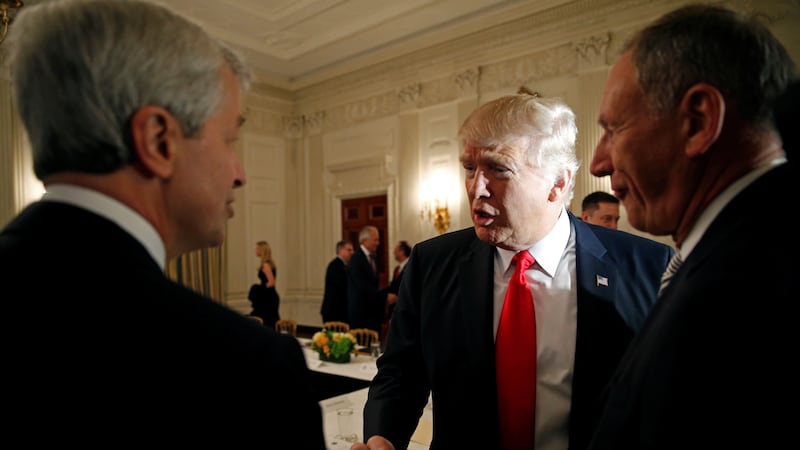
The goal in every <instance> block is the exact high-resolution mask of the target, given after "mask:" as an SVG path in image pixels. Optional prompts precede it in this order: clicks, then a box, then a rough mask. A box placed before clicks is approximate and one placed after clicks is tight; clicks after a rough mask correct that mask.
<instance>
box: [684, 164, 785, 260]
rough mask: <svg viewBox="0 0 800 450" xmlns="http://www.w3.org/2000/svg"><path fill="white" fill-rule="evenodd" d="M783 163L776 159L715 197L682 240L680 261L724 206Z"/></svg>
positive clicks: (735, 182)
mask: <svg viewBox="0 0 800 450" xmlns="http://www.w3.org/2000/svg"><path fill="white" fill-rule="evenodd" d="M785 162H786V158H776V159H774V160H772V161H770V162H768V163H767V164H764V165H763V166H761V167H758V168H756V169H755V170H752V171H750V172H749V173H747V174H746V175H745V176H743V177H741V178H739V179H738V180H736V181H734V182H733V183H731V184H730V185H729V186H728V187H727V188H725V190H724V191H722V192H721V193H720V194H719V195H717V196H716V197H715V198H714V200H712V201H711V203H709V205H708V206H707V207H706V209H705V210H703V212H702V213H701V214H700V217H698V218H697V221H696V222H695V223H694V225H693V226H692V229H691V230H690V231H689V234H687V235H686V239H684V241H683V243H682V244H681V247H680V249H679V252H680V254H681V259H683V260H684V261H686V258H688V257H689V253H691V252H692V250H693V249H694V247H695V246H696V245H697V243H698V242H700V238H702V237H703V235H704V234H705V233H706V230H708V227H710V226H711V222H713V221H714V219H716V217H717V216H718V215H719V213H720V212H721V211H722V209H723V208H725V206H727V204H728V203H730V202H731V200H733V198H734V197H736V195H737V194H739V193H740V192H742V191H743V190H744V189H745V188H746V187H747V186H749V185H750V184H751V183H753V182H754V181H755V180H757V179H758V178H759V177H761V176H762V175H764V174H765V173H767V172H769V171H770V170H772V169H774V168H775V167H778V166H779V165H781V164H784V163H785Z"/></svg>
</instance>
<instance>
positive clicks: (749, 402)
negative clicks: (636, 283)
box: [591, 164, 800, 450]
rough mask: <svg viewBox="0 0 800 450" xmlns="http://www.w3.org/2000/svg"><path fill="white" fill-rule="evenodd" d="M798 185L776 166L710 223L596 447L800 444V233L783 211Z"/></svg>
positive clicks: (631, 354)
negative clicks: (799, 411) (798, 431)
mask: <svg viewBox="0 0 800 450" xmlns="http://www.w3.org/2000/svg"><path fill="white" fill-rule="evenodd" d="M796 183H797V178H796V177H794V178H792V176H791V175H790V172H789V168H788V164H787V165H785V166H782V167H778V168H775V169H773V170H772V171H771V172H769V173H767V174H766V175H764V176H763V177H762V178H759V179H758V180H756V181H755V182H754V183H753V184H751V185H750V186H748V187H747V188H746V189H745V190H744V191H742V192H741V193H740V194H739V195H738V196H736V197H735V198H734V199H733V200H732V201H731V203H729V204H728V205H727V206H726V207H725V208H724V209H723V210H722V211H721V212H720V214H719V216H717V218H716V219H715V220H714V222H712V224H711V225H710V227H709V228H708V230H707V231H706V233H705V234H704V236H703V237H702V238H701V239H700V241H699V242H698V243H697V246H696V247H695V248H694V250H693V251H692V252H691V254H689V256H688V257H687V258H686V260H685V261H684V263H683V265H682V266H681V268H680V269H679V270H678V272H677V273H676V274H675V276H674V277H673V278H672V280H671V281H670V284H669V286H668V287H667V288H666V289H665V291H664V293H663V295H662V298H661V299H660V300H659V302H658V304H657V305H656V307H655V308H654V309H653V313H652V314H651V316H650V317H649V319H648V321H647V323H646V324H645V326H644V328H643V330H642V331H641V334H640V335H639V336H638V337H637V338H636V340H635V341H634V343H633V344H632V346H631V349H630V350H629V351H628V352H627V353H626V355H625V357H624V358H623V360H622V362H621V363H620V367H619V370H618V371H617V373H616V374H615V375H614V377H613V382H612V385H611V388H610V390H609V400H608V406H607V410H606V412H605V414H604V416H603V418H602V420H601V422H600V425H599V427H598V434H597V436H596V437H595V439H594V441H593V445H592V447H591V448H593V449H609V450H611V449H614V450H626V449H676V448H698V449H700V448H702V449H723V448H752V449H756V448H758V449H762V448H763V449H768V448H789V447H792V446H796V444H797V436H796V432H795V430H796V428H797V422H798V414H797V404H798V402H797V400H798V395H797V382H798V380H800V374H798V370H797V369H796V367H797V361H796V357H794V356H792V355H797V352H798V350H797V348H798V347H797V344H798V342H799V341H800V340H798V325H797V317H798V315H797V306H796V305H797V298H798V295H797V277H798V271H797V267H798V265H797V261H796V258H797V254H798V250H799V249H798V234H797V232H796V231H795V230H794V227H793V226H791V225H788V224H786V221H785V220H784V219H782V218H781V217H780V214H781V211H784V210H785V207H786V205H785V204H784V201H785V196H786V195H788V194H789V193H790V192H792V191H793V190H796V188H795V187H794V186H795V185H796ZM789 198H791V199H793V198H794V197H793V196H790V197H789ZM792 311H793V312H792ZM790 443H791V445H789V444H790Z"/></svg>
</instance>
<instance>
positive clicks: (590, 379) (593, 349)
mask: <svg viewBox="0 0 800 450" xmlns="http://www.w3.org/2000/svg"><path fill="white" fill-rule="evenodd" d="M576 136H577V127H576V126H575V115H574V113H573V112H572V110H571V109H570V108H569V107H568V106H567V105H566V104H565V103H564V102H563V101H561V100H559V99H551V98H541V97H538V96H537V95H532V94H530V93H527V92H522V93H520V94H517V95H509V96H505V97H501V98H499V99H496V100H493V101H491V102H488V103H485V104H483V105H481V106H479V107H478V108H477V109H476V110H475V111H473V112H472V113H471V114H470V115H469V117H467V119H466V120H465V121H464V123H463V125H462V126H461V128H460V130H459V134H458V137H459V143H460V146H461V148H462V150H463V151H462V154H461V164H462V166H463V168H464V171H465V187H466V192H467V197H468V199H469V205H470V211H471V212H472V220H473V223H474V226H473V227H470V228H467V229H463V230H458V231H455V232H452V233H447V234H443V235H440V236H437V237H434V238H432V239H429V240H427V241H424V242H420V243H418V244H416V245H415V246H414V248H413V250H412V251H411V256H410V258H409V260H408V261H409V262H408V265H407V266H406V267H405V269H404V270H403V282H402V283H401V286H400V294H399V296H398V301H397V306H396V307H395V310H394V313H393V314H392V320H391V323H390V329H389V336H390V337H389V339H388V340H387V342H386V351H385V353H384V354H383V356H382V357H381V358H380V359H378V373H377V374H376V375H375V377H374V378H373V380H372V383H371V385H370V389H369V395H368V400H367V403H366V405H365V409H364V439H367V440H368V441H369V444H370V445H373V444H375V445H378V444H379V443H380V442H383V443H384V444H385V441H382V439H381V438H380V437H377V436H382V437H383V438H387V439H388V440H389V441H390V442H391V443H392V444H394V446H395V447H396V448H406V447H407V445H408V442H409V440H410V438H411V435H412V433H413V432H414V429H415V428H416V426H417V423H418V420H419V418H420V415H421V414H422V410H423V408H424V407H425V405H426V403H427V402H428V395H429V393H431V392H432V394H433V411H434V420H433V441H432V442H431V448H446V449H456V448H491V449H523V448H526V449H530V448H534V445H535V448H537V449H544V450H549V449H565V448H575V449H581V448H585V446H586V444H587V443H588V439H589V438H590V437H591V432H592V430H593V429H594V424H595V421H596V419H597V412H598V410H597V406H598V402H599V401H600V399H601V393H602V391H603V388H604V386H605V384H606V383H607V382H608V380H609V378H610V376H611V373H612V372H613V370H614V368H615V367H616V365H617V362H618V361H619V357H620V356H621V355H622V353H623V352H624V350H625V348H626V347H627V345H628V344H629V343H630V341H631V339H632V338H633V336H634V333H635V332H636V331H637V330H638V329H639V328H640V327H641V325H642V323H643V322H644V320H645V317H646V315H647V313H648V312H649V310H650V307H651V305H652V304H653V303H654V302H655V299H656V292H657V291H658V283H659V279H660V277H661V273H662V272H663V271H664V268H665V267H666V264H667V261H668V260H669V258H670V257H671V255H672V249H671V248H670V247H669V246H667V245H664V244H661V243H658V242H655V241H652V240H649V239H645V238H641V237H638V236H634V235H632V234H629V233H624V232H621V231H617V230H611V229H608V228H604V227H593V226H589V225H587V224H585V223H583V222H582V221H581V220H579V219H577V218H576V217H575V216H573V215H572V214H571V213H570V212H569V211H568V210H567V205H568V204H569V202H570V200H571V197H572V192H573V181H574V176H575V173H576V171H577V169H578V161H577V157H576V155H575V139H576ZM354 258H355V257H354ZM517 258H526V259H528V261H531V260H533V263H532V264H531V265H530V267H528V270H526V271H525V272H521V273H518V274H517V275H516V276H515V273H516V271H517V267H518V266H523V264H522V263H517V262H515V261H516V260H517ZM511 280H514V281H515V283H519V284H523V283H524V286H525V287H526V288H527V290H528V292H527V293H522V294H523V295H520V296H514V299H513V300H515V301H512V299H509V300H506V299H505V296H506V294H507V292H508V291H511V289H510V288H509V282H510V281H511ZM514 291H515V292H516V290H514ZM515 307H520V308H521V309H523V310H524V311H519V312H517V311H512V308H515ZM525 319H527V323H524V324H523V323H520V322H521V321H522V320H525ZM518 334H522V335H523V336H519V337H510V336H517V335H518ZM501 343H502V345H501ZM522 362H529V363H532V365H534V366H535V367H524V368H523V367H521V364H518V363H522ZM506 369H508V370H506ZM507 377H510V378H515V380H513V381H512V380H510V379H508V378H507ZM514 381H516V383H515V382H514ZM534 388H535V390H534ZM476 411H480V413H476ZM534 413H535V417H534ZM476 430H479V432H478V431H476ZM358 445H363V444H357V445H356V446H354V447H353V450H358V449H359V448H361V449H363V448H365V447H360V446H358Z"/></svg>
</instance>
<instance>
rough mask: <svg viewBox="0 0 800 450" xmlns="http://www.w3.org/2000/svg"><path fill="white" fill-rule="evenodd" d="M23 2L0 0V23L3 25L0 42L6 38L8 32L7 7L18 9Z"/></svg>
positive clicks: (9, 20)
mask: <svg viewBox="0 0 800 450" xmlns="http://www.w3.org/2000/svg"><path fill="white" fill-rule="evenodd" d="M22 5H23V3H22V2H21V1H20V0H0V25H1V26H2V27H3V30H2V34H0V43H2V42H3V41H5V40H6V35H7V34H8V25H9V24H10V23H11V15H9V14H8V8H14V9H19V8H22Z"/></svg>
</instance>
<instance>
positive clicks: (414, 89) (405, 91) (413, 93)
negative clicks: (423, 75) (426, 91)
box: [397, 83, 422, 107]
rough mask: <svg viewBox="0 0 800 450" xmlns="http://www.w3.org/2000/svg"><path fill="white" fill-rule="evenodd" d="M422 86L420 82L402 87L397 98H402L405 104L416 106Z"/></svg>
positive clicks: (401, 101)
mask: <svg viewBox="0 0 800 450" xmlns="http://www.w3.org/2000/svg"><path fill="white" fill-rule="evenodd" d="M421 88H422V87H421V86H420V84H419V83H416V84H411V85H408V86H404V87H401V88H400V89H399V90H398V91H397V98H398V99H400V103H402V104H403V105H405V106H414V107H416V106H417V100H418V99H419V93H420V90H421Z"/></svg>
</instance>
